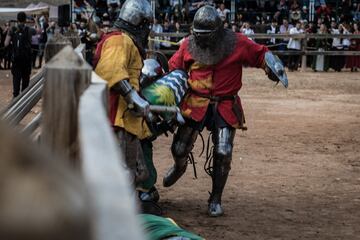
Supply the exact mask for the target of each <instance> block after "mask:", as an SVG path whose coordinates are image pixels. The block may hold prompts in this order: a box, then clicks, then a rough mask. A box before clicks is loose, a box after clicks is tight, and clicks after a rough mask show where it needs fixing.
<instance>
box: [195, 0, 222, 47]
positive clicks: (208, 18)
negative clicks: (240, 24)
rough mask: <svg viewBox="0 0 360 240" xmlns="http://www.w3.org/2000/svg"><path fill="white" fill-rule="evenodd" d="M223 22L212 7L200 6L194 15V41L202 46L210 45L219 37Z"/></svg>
mask: <svg viewBox="0 0 360 240" xmlns="http://www.w3.org/2000/svg"><path fill="white" fill-rule="evenodd" d="M222 30H223V23H222V21H221V18H220V16H219V14H218V12H217V11H216V9H215V8H214V7H211V6H208V5H206V6H204V7H201V8H200V9H199V10H198V11H197V12H196V14H195V16H194V21H193V35H194V37H195V41H196V43H197V44H198V45H199V46H200V47H203V48H206V47H211V46H212V45H214V44H216V42H214V41H217V40H218V39H219V38H221V34H222Z"/></svg>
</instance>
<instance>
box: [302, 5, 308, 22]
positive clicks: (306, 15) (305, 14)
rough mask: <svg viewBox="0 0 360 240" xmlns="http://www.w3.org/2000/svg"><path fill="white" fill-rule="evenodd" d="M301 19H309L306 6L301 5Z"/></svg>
mask: <svg viewBox="0 0 360 240" xmlns="http://www.w3.org/2000/svg"><path fill="white" fill-rule="evenodd" d="M301 19H306V20H308V19H309V11H308V8H307V7H306V6H303V7H302V9H301Z"/></svg>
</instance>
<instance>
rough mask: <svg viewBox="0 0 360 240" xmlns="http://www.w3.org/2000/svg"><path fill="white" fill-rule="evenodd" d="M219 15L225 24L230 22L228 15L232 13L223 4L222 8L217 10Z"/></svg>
mask: <svg viewBox="0 0 360 240" xmlns="http://www.w3.org/2000/svg"><path fill="white" fill-rule="evenodd" d="M216 10H217V12H218V13H219V16H220V18H221V20H222V21H223V22H225V21H228V20H229V19H228V15H229V13H230V10H229V9H227V8H225V3H221V4H220V6H219V7H218V8H217V9H216Z"/></svg>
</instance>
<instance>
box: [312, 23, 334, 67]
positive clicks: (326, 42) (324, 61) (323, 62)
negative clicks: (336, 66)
mask: <svg viewBox="0 0 360 240" xmlns="http://www.w3.org/2000/svg"><path fill="white" fill-rule="evenodd" d="M318 33H319V34H327V33H329V32H328V29H327V27H326V25H325V24H324V23H322V24H321V25H320V28H319V30H318ZM315 47H316V49H318V51H327V50H330V49H331V39H317V40H316V45H315ZM329 60H330V59H329V57H328V56H324V55H317V56H316V57H315V58H314V60H313V64H312V69H313V70H314V71H325V72H326V71H328V69H329Z"/></svg>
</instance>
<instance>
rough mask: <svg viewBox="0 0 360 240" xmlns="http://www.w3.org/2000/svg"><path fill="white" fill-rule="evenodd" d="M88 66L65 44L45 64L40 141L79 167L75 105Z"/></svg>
mask: <svg viewBox="0 0 360 240" xmlns="http://www.w3.org/2000/svg"><path fill="white" fill-rule="evenodd" d="M91 72H92V69H91V67H90V66H89V65H88V64H87V63H86V62H85V61H84V60H83V59H81V58H80V57H79V55H78V54H76V53H75V52H74V50H73V49H72V47H70V46H66V47H64V49H62V50H61V51H60V52H59V53H58V54H57V55H55V56H54V57H53V58H52V59H51V60H50V62H48V63H47V64H46V66H45V85H44V92H43V111H42V112H43V120H42V123H43V124H42V143H43V144H46V145H47V146H48V147H49V148H50V149H51V151H52V152H53V153H55V154H58V155H60V156H62V157H64V158H66V159H70V160H71V161H72V164H73V165H75V167H79V161H78V160H79V159H78V157H79V156H78V152H79V149H78V148H79V146H78V105H79V98H80V95H81V94H82V92H83V91H84V90H85V89H86V87H87V86H88V85H89V84H90V81H91Z"/></svg>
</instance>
